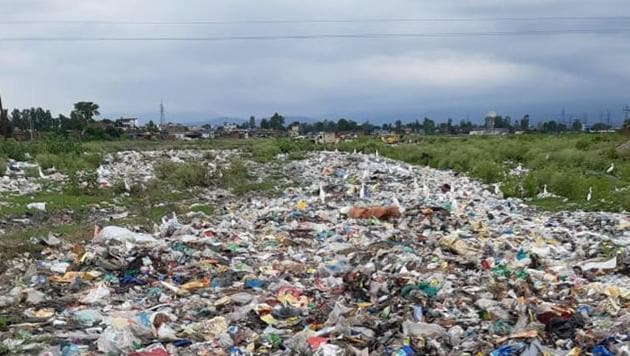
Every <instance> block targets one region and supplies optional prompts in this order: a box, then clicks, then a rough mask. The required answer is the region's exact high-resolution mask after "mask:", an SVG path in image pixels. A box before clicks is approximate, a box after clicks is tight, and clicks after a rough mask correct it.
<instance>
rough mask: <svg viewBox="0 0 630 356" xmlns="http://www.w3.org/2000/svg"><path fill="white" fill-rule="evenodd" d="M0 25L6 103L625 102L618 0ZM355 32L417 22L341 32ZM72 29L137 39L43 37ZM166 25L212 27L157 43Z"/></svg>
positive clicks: (126, 14)
mask: <svg viewBox="0 0 630 356" xmlns="http://www.w3.org/2000/svg"><path fill="white" fill-rule="evenodd" d="M626 15H628V17H624V16H626ZM560 17H561V18H560ZM409 19H425V20H426V19H428V20H429V21H402V20H409ZM449 19H450V20H449ZM454 19H455V20H454ZM331 20H350V21H346V22H332V21H331ZM64 21H70V22H64ZM0 22H1V23H0V95H1V96H2V99H3V104H4V105H5V107H6V106H8V107H9V108H15V107H17V108H25V107H31V106H35V107H37V106H41V107H44V108H48V109H50V110H51V111H52V112H53V114H57V113H65V114H67V113H68V112H69V111H70V110H71V107H72V104H73V103H74V102H77V101H94V102H96V103H98V104H99V105H100V106H101V110H100V111H101V116H102V117H109V118H112V117H113V118H115V117H119V116H138V117H140V118H141V120H143V121H145V122H146V121H148V120H149V119H154V120H155V119H158V118H159V104H160V101H161V100H162V101H163V103H164V106H165V109H166V117H167V120H169V121H174V122H176V121H187V122H190V121H203V120H207V119H211V118H216V117H242V118H247V117H249V116H250V115H254V116H256V117H257V118H261V117H269V116H270V115H271V114H273V113H274V112H279V113H281V114H283V115H285V116H289V117H298V116H300V117H310V118H314V119H324V118H326V119H338V118H340V117H347V118H351V119H354V120H355V121H359V122H363V121H366V120H369V121H370V122H372V123H381V122H386V121H393V120H396V119H402V120H403V121H409V120H414V119H416V118H419V119H422V118H423V117H425V116H428V117H430V118H432V119H435V120H437V121H443V120H445V119H446V118H448V117H451V118H453V119H454V120H456V121H459V120H460V119H466V118H468V119H470V120H472V121H480V120H481V119H482V118H483V117H484V115H485V113H486V112H489V111H496V112H497V113H499V114H501V115H510V116H511V117H512V118H515V119H518V118H521V117H522V116H523V115H525V114H530V116H531V117H532V118H533V119H534V120H543V119H548V118H556V119H559V118H561V112H562V110H563V108H564V110H565V120H571V119H572V118H574V117H579V118H582V117H584V115H586V117H587V119H588V121H589V122H596V121H599V120H600V118H603V120H606V119H607V114H606V112H607V111H609V112H610V116H611V120H612V121H613V122H619V121H620V120H621V119H622V117H623V115H624V114H623V112H622V108H623V106H624V105H626V104H627V105H630V86H629V85H630V65H628V63H630V45H628V44H629V43H630V2H628V1H626V0H600V1H591V0H589V1H584V0H575V1H568V0H562V1H560V0H511V1H505V0H476V1H467V2H463V1H460V0H441V1H419V0H389V1H382V0H353V1H350V0H302V1H294V0H266V1H251V0H229V1H228V0H225V1H206V0H187V1H185V2H182V1H172V0H171V1H166V0H108V1H96V0H82V1H79V0H4V1H3V4H2V18H0ZM112 22H116V23H112ZM119 22H127V23H126V24H120V23H119ZM139 22H142V23H144V24H138V23H139ZM147 22H151V23H152V24H147ZM164 22H170V23H171V24H164ZM173 22H179V24H172V23H173ZM191 22H197V23H198V22H206V23H205V24H196V25H192V24H191ZM207 22H213V23H211V24H209V23H207ZM130 23H131V24H130ZM156 23H159V24H156ZM182 23H184V24H182ZM576 30H578V31H581V32H578V33H576V32H575V31H576ZM609 30H615V31H609ZM618 30H621V31H618ZM532 31H533V32H535V34H532ZM570 31H573V32H570ZM436 33H438V34H442V35H439V36H436V35H435V34H436ZM497 33H503V34H504V35H496V34H497ZM505 33H509V34H510V35H505ZM357 34H381V35H382V34H415V35H414V36H406V37H396V36H390V37H382V36H381V37H379V38H364V37H360V36H359V37H358V38H357V37H341V38H340V37H335V36H338V35H357ZM418 34H421V35H423V36H418ZM427 34H429V36H426V35H427ZM430 34H433V35H430ZM444 34H446V35H444ZM456 34H457V35H456ZM489 34H494V35H489ZM515 34H517V35H515ZM302 35H314V36H315V37H316V38H308V39H307V38H276V39H268V38H267V37H269V36H272V37H274V36H275V37H286V36H302ZM320 35H333V37H326V38H321V36H320ZM239 36H244V37H247V38H250V39H249V40H243V39H234V37H239ZM252 36H259V37H258V39H256V40H252V39H251V37H252ZM318 36H319V37H318ZM68 37H72V38H103V37H106V38H118V39H121V38H135V39H138V38H144V39H145V40H133V41H130V40H127V41H76V40H72V41H51V40H41V39H49V38H68ZM175 37H176V38H180V39H190V38H200V37H202V38H213V39H215V40H212V41H208V40H206V41H190V40H187V41H183V40H175V41H164V40H155V39H159V38H175ZM261 37H262V38H264V39H260V38H261ZM147 38H151V39H153V40H150V41H149V40H146V39H147ZM217 38H219V39H221V40H216V39H217ZM226 38H231V39H228V40H226ZM26 39H31V40H28V41H27V40H26ZM33 39H40V40H38V41H33Z"/></svg>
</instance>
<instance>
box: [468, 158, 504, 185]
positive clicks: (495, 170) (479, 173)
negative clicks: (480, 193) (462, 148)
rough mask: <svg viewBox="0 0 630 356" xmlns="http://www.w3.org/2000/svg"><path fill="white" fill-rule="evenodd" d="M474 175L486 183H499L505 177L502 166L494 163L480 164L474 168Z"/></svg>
mask: <svg viewBox="0 0 630 356" xmlns="http://www.w3.org/2000/svg"><path fill="white" fill-rule="evenodd" d="M472 173H473V174H474V175H475V177H477V178H479V179H480V180H481V181H482V182H484V183H495V182H498V181H499V180H500V179H501V177H502V176H503V175H504V172H503V169H502V168H501V166H499V165H498V164H496V163H494V162H488V161H486V162H480V163H479V164H478V165H477V166H476V167H474V168H473V171H472Z"/></svg>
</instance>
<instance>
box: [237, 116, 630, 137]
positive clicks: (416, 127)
mask: <svg viewBox="0 0 630 356" xmlns="http://www.w3.org/2000/svg"><path fill="white" fill-rule="evenodd" d="M284 123H285V118H284V117H283V116H282V115H280V114H278V113H274V114H273V116H271V117H270V118H268V119H267V118H263V119H262V120H260V124H259V125H258V126H257V125H256V118H255V117H254V116H251V117H250V118H249V121H248V122H245V123H243V124H242V125H240V126H239V128H242V129H247V128H249V129H253V128H261V129H272V130H287V129H289V128H291V127H294V126H298V127H299V129H300V132H301V133H306V134H308V133H312V132H322V131H323V132H350V131H355V132H358V131H362V132H373V131H375V130H383V131H388V132H396V133H404V132H413V133H420V134H425V135H437V134H440V135H457V134H469V133H470V132H471V131H498V132H507V133H514V132H517V131H522V132H541V133H563V132H581V131H586V130H587V129H590V130H592V131H600V130H609V129H611V126H610V125H608V124H605V123H601V122H599V123H595V124H593V125H592V126H591V127H590V128H587V127H586V125H585V124H584V123H582V122H581V121H580V120H575V121H573V122H572V123H571V124H570V125H566V124H564V123H561V122H558V121H556V120H548V121H543V122H539V123H537V124H535V125H533V124H532V123H531V121H530V118H529V115H524V116H523V117H522V118H521V119H517V120H512V118H511V117H510V116H501V115H492V116H487V117H486V118H485V120H484V123H483V124H477V123H473V122H471V121H470V120H460V121H459V123H455V122H454V121H453V119H451V118H449V119H447V120H446V122H440V123H437V122H435V121H434V120H432V119H430V118H428V117H425V118H424V119H422V120H418V119H416V120H415V121H412V122H406V123H403V122H402V121H401V120H396V121H395V122H394V123H384V124H382V125H374V124H371V123H370V122H369V121H365V122H363V123H358V122H356V121H353V120H350V119H346V118H341V119H338V120H337V121H334V120H327V119H324V120H321V121H317V122H314V123H309V122H299V121H293V122H291V123H290V124H288V125H287V126H285V125H284ZM628 125H630V122H626V123H625V124H624V127H626V126H628Z"/></svg>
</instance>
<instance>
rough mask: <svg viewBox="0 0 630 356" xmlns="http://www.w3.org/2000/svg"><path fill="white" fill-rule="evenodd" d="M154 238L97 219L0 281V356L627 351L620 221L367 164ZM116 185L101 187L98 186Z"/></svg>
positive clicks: (321, 160) (323, 171)
mask: <svg viewBox="0 0 630 356" xmlns="http://www.w3.org/2000/svg"><path fill="white" fill-rule="evenodd" d="M283 169H284V171H285V173H287V175H288V176H290V177H293V178H294V180H295V184H291V185H288V186H286V187H285V188H284V190H283V193H282V194H280V195H278V196H274V197H268V196H263V195H250V196H245V197H232V198H231V200H230V201H228V202H227V203H225V204H224V205H223V206H221V207H220V209H217V211H215V212H214V213H213V214H212V215H211V216H207V217H204V216H201V217H199V216H195V215H191V216H177V215H175V214H169V215H168V216H165V217H164V218H163V219H162V223H161V225H159V226H156V228H155V231H138V230H137V229H135V228H133V227H132V226H96V227H95V229H94V236H93V237H92V238H91V239H89V240H88V242H86V243H85V244H71V243H69V242H67V241H64V239H63V238H59V239H55V240H52V241H53V243H50V245H48V244H46V241H51V240H50V239H44V240H42V243H44V244H46V248H45V249H44V250H43V251H42V253H41V254H36V255H31V254H24V255H23V256H22V257H21V258H18V259H16V260H14V261H11V262H10V263H9V268H8V270H7V271H6V272H5V273H4V274H3V275H2V276H1V277H0V278H1V279H0V280H1V281H2V283H1V284H0V308H1V310H2V315H3V316H4V318H5V320H8V322H6V323H5V324H6V325H5V326H3V327H2V328H0V330H1V331H0V339H1V340H2V343H1V347H3V348H4V349H5V350H7V351H9V352H12V353H15V354H42V355H84V354H110V355H117V354H127V355H138V356H140V355H253V354H272V355H361V356H363V355H396V356H399V355H400V356H403V355H427V354H431V355H477V354H484V355H493V356H503V355H541V354H546V355H583V354H593V355H627V354H629V353H630V336H629V335H628V331H629V330H630V313H629V312H628V311H629V309H628V308H629V306H630V273H629V272H630V255H628V244H629V243H630V239H629V238H630V219H629V217H628V215H627V214H613V213H584V212H560V213H547V212H538V211H536V210H534V209H531V208H529V207H528V206H526V205H524V204H523V203H522V202H521V201H519V200H517V199H502V198H501V197H500V194H495V189H493V188H492V187H488V186H484V185H482V184H480V183H479V182H476V181H474V180H471V179H469V178H467V177H465V176H463V175H457V174H454V173H452V172H448V171H437V170H433V169H429V168H424V167H415V166H409V165H406V164H401V163H400V162H396V161H391V160H388V159H384V158H381V157H378V156H374V155H365V154H361V153H357V154H346V153H339V152H320V153H313V154H310V155H309V156H308V157H307V158H306V159H305V160H300V161H290V162H289V161H287V162H285V165H284V168H283ZM104 178H105V177H104Z"/></svg>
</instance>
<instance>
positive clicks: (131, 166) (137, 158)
mask: <svg viewBox="0 0 630 356" xmlns="http://www.w3.org/2000/svg"><path fill="white" fill-rule="evenodd" d="M237 153H238V151H236V150H155V151H120V152H116V153H113V154H106V155H105V156H103V161H102V163H101V165H100V166H99V167H98V168H97V169H96V175H97V182H98V183H99V185H100V186H101V187H110V186H112V185H113V184H115V183H116V182H120V181H124V182H125V184H136V183H147V182H149V181H150V180H152V179H155V170H154V168H155V164H156V163H160V162H163V161H168V162H173V163H186V162H192V161H204V162H206V163H209V165H210V167H209V168H210V169H212V170H214V169H216V167H217V164H219V163H222V164H224V163H226V162H227V161H228V160H229V159H230V158H231V157H233V156H234V155H236V154H237ZM209 158H211V161H209Z"/></svg>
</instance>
